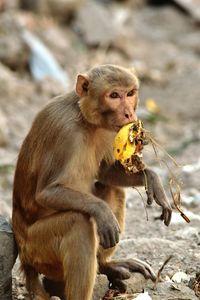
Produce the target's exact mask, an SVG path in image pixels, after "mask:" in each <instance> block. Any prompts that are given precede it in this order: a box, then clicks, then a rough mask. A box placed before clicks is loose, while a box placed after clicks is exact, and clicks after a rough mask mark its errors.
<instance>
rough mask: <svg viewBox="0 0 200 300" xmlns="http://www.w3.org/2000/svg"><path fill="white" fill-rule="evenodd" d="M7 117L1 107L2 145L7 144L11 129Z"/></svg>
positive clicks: (0, 135) (0, 142)
mask: <svg viewBox="0 0 200 300" xmlns="http://www.w3.org/2000/svg"><path fill="white" fill-rule="evenodd" d="M8 128H9V126H8V122H7V118H6V116H5V115H4V113H3V112H2V110H1V109H0V147H2V146H6V145H7V144H8V141H9V136H8V135H9V130H8Z"/></svg>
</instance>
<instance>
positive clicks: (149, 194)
mask: <svg viewBox="0 0 200 300" xmlns="http://www.w3.org/2000/svg"><path fill="white" fill-rule="evenodd" d="M146 194H147V204H148V205H152V203H153V201H154V197H153V191H152V189H150V188H148V190H147V191H146Z"/></svg>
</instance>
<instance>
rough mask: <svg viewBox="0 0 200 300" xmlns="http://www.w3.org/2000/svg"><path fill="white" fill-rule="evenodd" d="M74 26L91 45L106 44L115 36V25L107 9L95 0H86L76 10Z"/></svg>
mask: <svg viewBox="0 0 200 300" xmlns="http://www.w3.org/2000/svg"><path fill="white" fill-rule="evenodd" d="M88 16H89V17H88ZM75 26H76V30H77V31H79V32H80V34H82V36H83V38H84V40H85V42H86V43H87V44H88V45H91V46H97V45H99V44H100V45H108V44H110V43H111V42H112V41H114V40H115V38H116V36H117V30H116V26H115V25H114V22H113V19H112V15H111V14H110V12H109V10H108V9H106V7H104V6H103V5H101V4H100V3H98V2H95V1H88V2H86V4H85V5H83V7H82V9H80V10H79V11H78V14H77V21H76V23H75Z"/></svg>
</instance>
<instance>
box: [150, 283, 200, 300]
mask: <svg viewBox="0 0 200 300" xmlns="http://www.w3.org/2000/svg"><path fill="white" fill-rule="evenodd" d="M148 292H149V294H150V296H151V297H152V299H153V300H172V299H173V300H195V299H198V298H197V297H196V296H195V293H194V291H193V290H191V289H190V288H189V287H188V286H186V285H184V284H182V283H180V284H172V283H170V282H161V283H159V284H158V286H157V288H156V289H155V290H153V289H152V288H151V289H148Z"/></svg>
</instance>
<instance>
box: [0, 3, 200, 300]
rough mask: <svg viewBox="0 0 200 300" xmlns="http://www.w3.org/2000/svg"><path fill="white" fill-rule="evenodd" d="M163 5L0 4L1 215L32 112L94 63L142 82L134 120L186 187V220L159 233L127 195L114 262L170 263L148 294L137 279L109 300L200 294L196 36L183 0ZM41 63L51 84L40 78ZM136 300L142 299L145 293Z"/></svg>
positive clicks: (18, 292) (149, 155) (163, 172)
mask: <svg viewBox="0 0 200 300" xmlns="http://www.w3.org/2000/svg"><path fill="white" fill-rule="evenodd" d="M150 2H151V3H152V2H154V3H155V2H156V3H158V2H163V3H164V2H165V1H149V3H150ZM166 2H167V3H168V5H162V6H157V5H156V6H152V5H147V3H146V2H145V1H142V0H141V1H140V0H137V1H126V2H124V1H119V2H114V1H96V2H95V1H89V0H88V1H87V0H82V1H53V0H52V1H50V0H49V1H48V0H46V1H35V2H34V1H14V0H12V1H11V0H9V1H0V10H1V12H0V214H3V215H7V216H10V215H11V198H12V182H13V173H14V168H15V163H16V159H17V153H18V151H19V147H20V145H21V143H22V140H23V138H24V137H25V135H26V133H27V131H28V129H29V128H30V125H31V122H32V119H33V118H34V116H35V114H36V113H37V112H38V111H39V110H40V109H41V108H42V107H43V106H44V105H45V104H46V103H47V102H48V101H49V100H50V99H51V98H52V97H54V96H56V95H58V94H60V93H63V92H65V91H66V90H68V89H70V88H71V87H72V86H73V80H74V78H75V76H76V74H77V72H82V71H84V70H86V69H88V68H89V67H91V66H93V65H94V64H102V63H115V64H120V65H124V66H134V67H135V69H136V71H137V72H138V76H139V77H140V80H141V93H140V100H141V101H140V109H139V115H140V117H141V118H142V119H143V120H144V122H145V127H147V128H148V129H149V130H150V131H151V132H152V134H153V135H154V136H155V137H156V139H157V140H158V141H159V143H160V144H161V145H162V146H163V147H164V148H165V149H166V150H167V151H168V152H169V153H170V154H171V155H173V157H174V158H175V160H176V161H177V163H178V164H179V167H178V168H174V167H172V165H173V164H172V162H170V160H169V159H168V158H167V156H166V155H165V156H164V155H163V153H162V151H161V152H160V154H159V156H160V157H161V158H162V160H164V161H165V162H167V164H169V169H170V170H172V169H173V172H175V174H176V176H177V177H178V178H180V180H181V181H182V186H181V189H182V192H181V194H182V208H183V210H184V212H185V214H186V215H187V216H188V217H189V218H190V220H191V222H190V223H189V224H188V223H186V222H185V221H184V220H183V219H182V218H181V217H180V214H179V213H178V212H177V211H176V209H174V214H173V218H172V223H171V225H170V226H169V227H165V226H164V224H162V223H161V222H160V221H159V220H155V218H156V217H157V216H158V215H159V213H160V210H159V207H157V206H156V204H154V205H153V207H150V208H147V211H146V209H145V208H144V204H143V201H142V198H141V197H140V196H139V194H138V192H137V191H135V190H133V189H129V190H128V191H127V218H126V230H125V233H124V234H123V236H122V240H121V242H120V244H119V249H118V251H117V252H116V257H123V258H127V257H128V258H130V257H134V256H137V257H138V258H140V259H143V260H145V261H147V262H149V263H150V264H152V266H153V268H154V269H155V270H156V271H157V270H158V269H159V268H160V267H161V265H162V264H163V262H164V261H165V259H166V258H167V257H169V256H170V255H173V257H172V259H171V260H170V261H169V263H168V264H167V265H166V266H165V268H164V270H163V272H162V277H163V280H164V282H162V283H159V284H158V285H157V288H156V289H154V290H153V289H152V287H153V284H152V283H151V282H146V281H144V280H143V278H142V277H141V276H138V275H137V276H135V277H134V276H133V278H132V279H131V280H132V281H129V283H128V287H129V288H128V292H129V296H128V295H126V296H123V297H122V295H121V296H118V298H117V297H115V298H112V297H111V296H110V297H107V298H105V299H134V297H136V294H135V293H136V292H137V293H142V291H143V289H144V290H145V291H146V292H148V293H149V295H151V298H152V299H153V300H157V299H161V300H172V299H173V300H175V299H182V300H183V299H185V300H186V299H189V300H190V299H197V296H200V287H199V286H200V283H199V281H200V229H199V228H200V214H199V213H200V187H199V176H200V153H199V149H200V148H199V147H200V118H199V113H200V101H199V82H200V44H199V40H200V31H199V23H198V22H197V16H196V17H195V18H194V13H193V14H188V13H187V11H183V10H180V9H179V8H178V7H177V6H175V5H174V2H181V1H166ZM183 2H184V1H183ZM191 2H193V3H194V2H195V1H191ZM64 3H65V5H64ZM66 3H68V5H66ZM69 3H70V4H69ZM196 3H198V1H196ZM63 5H64V6H63ZM199 5H200V4H199ZM196 11H197V10H196ZM190 12H191V11H190ZM193 12H194V10H193ZM88 16H90V17H88ZM99 24H100V25H101V26H100V25H99ZM27 33H28V37H27ZM30 34H32V35H31V37H30ZM35 37H37V38H39V39H40V41H42V43H44V45H46V47H47V48H48V50H50V51H51V53H52V54H53V57H54V58H55V59H56V61H57V62H58V64H59V65H60V68H58V67H57V68H56V67H55V65H53V62H52V59H51V58H49V60H48V59H47V56H48V55H47V54H46V52H44V50H43V49H41V48H40V49H39V50H38V48H37V51H36V50H35V48H34V46H35V43H36V41H35ZM41 61H42V62H43V70H45V72H46V73H45V74H47V75H48V78H43V77H45V74H44V72H43V73H42V74H41V73H40V72H37V71H36V69H37V65H40V64H41ZM61 68H62V70H61ZM52 70H53V71H52ZM55 74H57V79H55ZM50 75H51V77H52V76H54V78H50ZM149 98H152V99H154V101H155V103H156V104H157V106H158V107H159V110H160V111H159V112H158V113H157V114H154V113H152V112H150V111H149V108H148V105H146V100H147V99H149ZM150 149H151V147H150V146H147V147H146V150H145V153H144V159H145V161H146V162H147V163H148V164H149V165H150V166H151V167H153V168H154V169H155V170H156V171H157V172H158V173H159V174H160V176H161V177H162V180H163V182H164V184H165V186H166V190H167V192H168V195H169V197H170V193H169V186H168V182H169V178H170V176H171V175H170V172H169V170H168V169H167V167H166V165H165V163H164V164H163V163H161V165H160V164H159V162H158V159H157V158H156V157H155V155H154V153H153V151H151V150H150ZM141 193H143V198H144V199H145V194H144V192H143V191H142V190H141ZM170 199H171V198H170ZM171 201H172V199H171ZM172 202H173V201H172ZM146 214H148V221H147V219H146ZM179 271H181V272H183V273H178V272H179ZM176 273H178V274H176ZM174 274H176V277H178V279H176V280H175V279H174V280H175V282H173V281H172V278H173V276H174ZM134 280H135V281H134ZM13 281H14V291H13V298H14V299H28V298H27V295H26V292H25V290H24V287H23V282H22V279H21V278H20V276H19V274H17V273H16V272H14V274H13ZM177 281H181V282H180V283H177ZM106 290H107V281H106V279H105V278H104V277H98V280H97V287H96V292H95V295H94V299H98V300H99V299H100V298H102V297H103V295H104V294H105V292H106ZM194 291H195V292H194ZM195 293H196V295H197V296H195ZM131 294H134V295H131ZM140 296H141V295H140ZM120 297H121V298H120ZM145 297H146V298H145ZM141 299H148V298H147V296H145V294H143V298H141Z"/></svg>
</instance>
